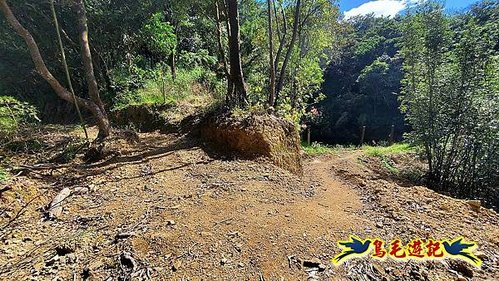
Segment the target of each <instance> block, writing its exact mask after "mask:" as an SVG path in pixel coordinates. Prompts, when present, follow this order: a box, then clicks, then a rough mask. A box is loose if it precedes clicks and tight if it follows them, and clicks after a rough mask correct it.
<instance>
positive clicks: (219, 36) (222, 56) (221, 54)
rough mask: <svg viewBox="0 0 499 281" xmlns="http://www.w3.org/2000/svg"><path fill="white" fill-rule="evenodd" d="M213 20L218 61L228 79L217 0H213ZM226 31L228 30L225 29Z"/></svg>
mask: <svg viewBox="0 0 499 281" xmlns="http://www.w3.org/2000/svg"><path fill="white" fill-rule="evenodd" d="M215 21H216V25H217V44H218V53H219V61H220V62H221V63H222V66H223V70H224V73H225V75H226V77H227V79H229V76H230V74H229V66H228V63H227V56H226V55H225V50H224V47H223V43H222V24H221V22H222V20H221V16H220V6H219V5H218V0H215ZM227 31H228V30H227Z"/></svg>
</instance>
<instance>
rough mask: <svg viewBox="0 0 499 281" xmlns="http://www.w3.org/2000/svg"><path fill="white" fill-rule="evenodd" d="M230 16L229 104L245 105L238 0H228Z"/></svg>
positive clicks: (233, 105) (245, 95) (245, 92)
mask: <svg viewBox="0 0 499 281" xmlns="http://www.w3.org/2000/svg"><path fill="white" fill-rule="evenodd" d="M227 6H228V16H229V25H230V32H229V64H230V77H229V80H230V81H229V89H228V93H227V95H228V101H229V106H231V107H235V106H241V107H244V106H245V105H246V104H247V102H248V101H247V89H246V83H245V82H244V76H243V67H242V63H241V34H240V27H239V11H238V7H237V6H238V5H237V0H228V1H227Z"/></svg>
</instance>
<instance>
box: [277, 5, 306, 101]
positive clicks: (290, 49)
mask: <svg viewBox="0 0 499 281" xmlns="http://www.w3.org/2000/svg"><path fill="white" fill-rule="evenodd" d="M300 8H301V0H296V8H295V17H294V22H293V35H292V37H291V42H290V43H289V46H288V49H287V51H286V56H285V57H284V62H283V63H282V67H281V73H280V75H279V82H278V83H277V88H276V100H275V105H276V106H277V102H278V99H279V94H280V92H281V91H282V88H283V86H284V78H285V76H286V69H287V67H288V63H289V59H290V58H291V53H292V52H293V48H294V45H295V41H296V37H297V36H298V26H299V22H300Z"/></svg>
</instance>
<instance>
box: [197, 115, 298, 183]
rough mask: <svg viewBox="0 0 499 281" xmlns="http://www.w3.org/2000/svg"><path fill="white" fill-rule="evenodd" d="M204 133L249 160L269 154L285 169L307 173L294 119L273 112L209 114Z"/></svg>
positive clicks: (221, 147)
mask: <svg viewBox="0 0 499 281" xmlns="http://www.w3.org/2000/svg"><path fill="white" fill-rule="evenodd" d="M200 133H201V137H202V138H204V139H206V140H209V141H211V142H213V143H215V144H216V145H217V146H218V148H219V150H223V151H232V152H235V153H236V154H237V155H238V156H242V157H244V158H247V159H255V158H258V157H266V158H268V159H270V161H271V162H272V163H274V164H275V165H277V166H279V167H281V168H283V169H285V170H288V171H290V172H292V173H294V174H297V175H303V167H302V160H301V146H300V137H299V134H298V131H297V129H296V127H295V126H294V124H293V123H291V122H288V121H285V120H282V119H279V118H277V117H275V116H273V115H256V114H251V115H249V116H246V117H235V116H231V115H228V114H224V115H221V116H220V115H217V116H208V117H207V118H206V119H205V120H204V121H203V122H202V123H201V124H200Z"/></svg>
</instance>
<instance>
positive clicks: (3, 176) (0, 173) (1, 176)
mask: <svg viewBox="0 0 499 281" xmlns="http://www.w3.org/2000/svg"><path fill="white" fill-rule="evenodd" d="M8 177H9V176H8V174H7V171H5V170H4V169H3V168H2V167H0V183H4V182H5V181H6V180H7V179H8Z"/></svg>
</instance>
